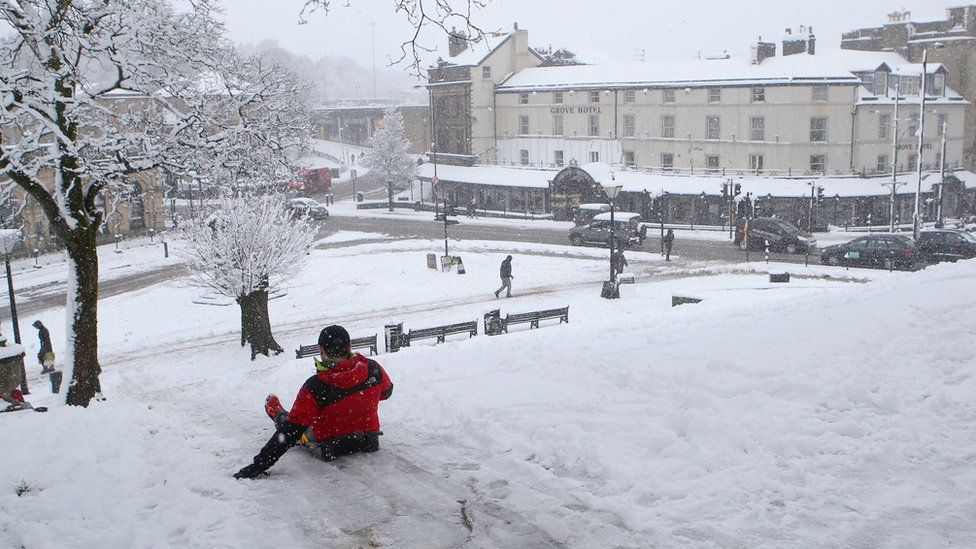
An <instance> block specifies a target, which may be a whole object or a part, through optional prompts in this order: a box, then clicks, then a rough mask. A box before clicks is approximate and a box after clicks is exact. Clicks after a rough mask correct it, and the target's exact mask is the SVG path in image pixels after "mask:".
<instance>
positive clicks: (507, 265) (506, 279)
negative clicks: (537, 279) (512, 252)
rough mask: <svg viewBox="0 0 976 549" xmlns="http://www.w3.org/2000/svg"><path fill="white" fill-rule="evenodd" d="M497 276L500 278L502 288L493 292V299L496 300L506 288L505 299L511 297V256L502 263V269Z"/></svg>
mask: <svg viewBox="0 0 976 549" xmlns="http://www.w3.org/2000/svg"><path fill="white" fill-rule="evenodd" d="M498 274H499V276H501V278H502V287H501V288H498V289H497V290H495V298H497V297H498V294H500V293H502V290H505V289H506V288H507V289H508V291H507V292H506V294H505V297H512V279H513V278H515V277H513V276H512V256H508V257H506V258H505V260H504V261H502V267H501V269H500V270H499V272H498Z"/></svg>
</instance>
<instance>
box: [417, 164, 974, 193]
mask: <svg viewBox="0 0 976 549" xmlns="http://www.w3.org/2000/svg"><path fill="white" fill-rule="evenodd" d="M580 168H581V169H583V170H584V171H586V172H587V173H589V174H590V176H591V177H593V179H594V180H595V181H596V182H597V183H600V184H611V181H612V182H613V184H615V185H621V186H623V191H625V192H643V191H645V190H646V191H647V192H649V193H651V194H654V195H658V194H662V193H664V192H668V193H670V194H685V195H687V194H701V193H702V192H704V193H706V194H708V195H715V194H718V193H719V192H720V189H721V186H722V184H723V183H725V182H727V181H728V180H729V179H731V180H733V182H735V183H739V184H740V185H742V193H743V194H744V193H747V192H748V193H752V194H753V196H767V195H770V196H774V197H805V196H810V187H809V185H807V183H808V182H810V181H816V183H817V185H819V186H822V187H823V188H824V195H825V196H828V197H833V196H839V197H845V198H846V197H853V196H882V195H886V194H890V192H891V190H890V188H889V187H885V186H883V185H882V184H883V183H888V182H889V181H891V177H890V176H882V177H870V178H863V177H856V176H827V177H816V176H811V177H802V178H801V177H792V178H790V177H761V176H731V177H730V176H719V175H685V174H664V173H647V172H640V171H633V170H623V169H618V168H614V167H612V166H609V165H607V164H603V163H592V164H584V165H582V166H580ZM433 171H434V170H433V165H432V164H424V165H422V166H420V167H419V169H418V171H417V176H418V177H420V178H421V179H425V180H430V178H431V177H432V176H433ZM557 173H559V170H547V169H533V168H510V167H502V166H470V167H466V166H447V165H442V164H438V165H437V177H438V179H440V180H441V181H444V182H455V183H474V184H481V185H491V186H501V187H518V188H534V189H544V188H548V187H549V182H550V181H552V179H553V178H554V177H555V176H556V174H557ZM954 175H955V177H957V178H959V179H961V180H963V181H964V182H966V184H967V186H969V185H973V186H976V174H972V173H971V172H963V171H956V172H954ZM898 181H899V182H900V183H905V185H902V186H900V187H899V188H898V193H899V194H911V193H913V192H915V191H914V189H915V188H916V185H917V181H918V179H917V176H916V175H915V174H913V173H905V174H901V175H899V176H898ZM938 182H939V174H938V173H937V172H932V173H927V174H923V176H922V190H923V191H924V192H928V191H930V190H931V189H932V185H934V184H936V183H938Z"/></svg>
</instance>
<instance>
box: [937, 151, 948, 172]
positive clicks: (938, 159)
mask: <svg viewBox="0 0 976 549" xmlns="http://www.w3.org/2000/svg"><path fill="white" fill-rule="evenodd" d="M947 167H948V166H947ZM935 169H937V170H941V169H942V151H935Z"/></svg>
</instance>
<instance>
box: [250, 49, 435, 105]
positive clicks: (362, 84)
mask: <svg viewBox="0 0 976 549" xmlns="http://www.w3.org/2000/svg"><path fill="white" fill-rule="evenodd" d="M238 47H239V48H240V49H241V51H244V52H247V53H255V52H262V53H265V54H266V55H268V56H269V57H271V58H272V59H274V60H275V61H277V62H278V63H280V64H281V65H283V66H285V67H287V68H289V69H291V70H292V71H294V72H295V73H297V74H299V75H302V76H303V78H305V80H306V81H307V82H308V84H309V86H310V87H311V95H312V99H313V104H320V103H323V102H325V101H327V100H335V99H360V98H372V97H384V98H390V99H402V100H412V101H418V102H421V101H424V100H425V99H426V94H425V93H424V92H423V91H422V90H418V89H415V88H414V86H415V85H416V84H418V81H417V80H416V79H414V78H413V77H411V76H409V74H408V73H407V71H405V70H400V69H397V68H392V69H391V68H389V67H386V66H384V65H382V64H381V63H380V62H377V66H376V93H375V94H374V93H373V72H372V69H371V68H366V67H363V66H361V65H359V64H358V63H356V62H355V61H354V60H352V59H350V58H348V57H344V56H331V55H323V56H322V57H320V58H318V59H316V60H313V59H312V58H310V57H309V56H307V55H300V54H296V53H293V52H291V51H289V50H287V49H284V48H282V47H280V46H279V45H278V43H277V42H276V41H273V40H264V41H262V42H259V43H258V44H256V45H254V44H243V45H239V46H238Z"/></svg>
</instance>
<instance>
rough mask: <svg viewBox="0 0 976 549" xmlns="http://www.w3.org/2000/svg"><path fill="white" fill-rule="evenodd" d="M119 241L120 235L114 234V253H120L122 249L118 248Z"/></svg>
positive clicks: (120, 239)
mask: <svg viewBox="0 0 976 549" xmlns="http://www.w3.org/2000/svg"><path fill="white" fill-rule="evenodd" d="M121 241H122V235H120V234H116V235H115V253H117V254H120V253H122V250H121V249H119V242H121Z"/></svg>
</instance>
